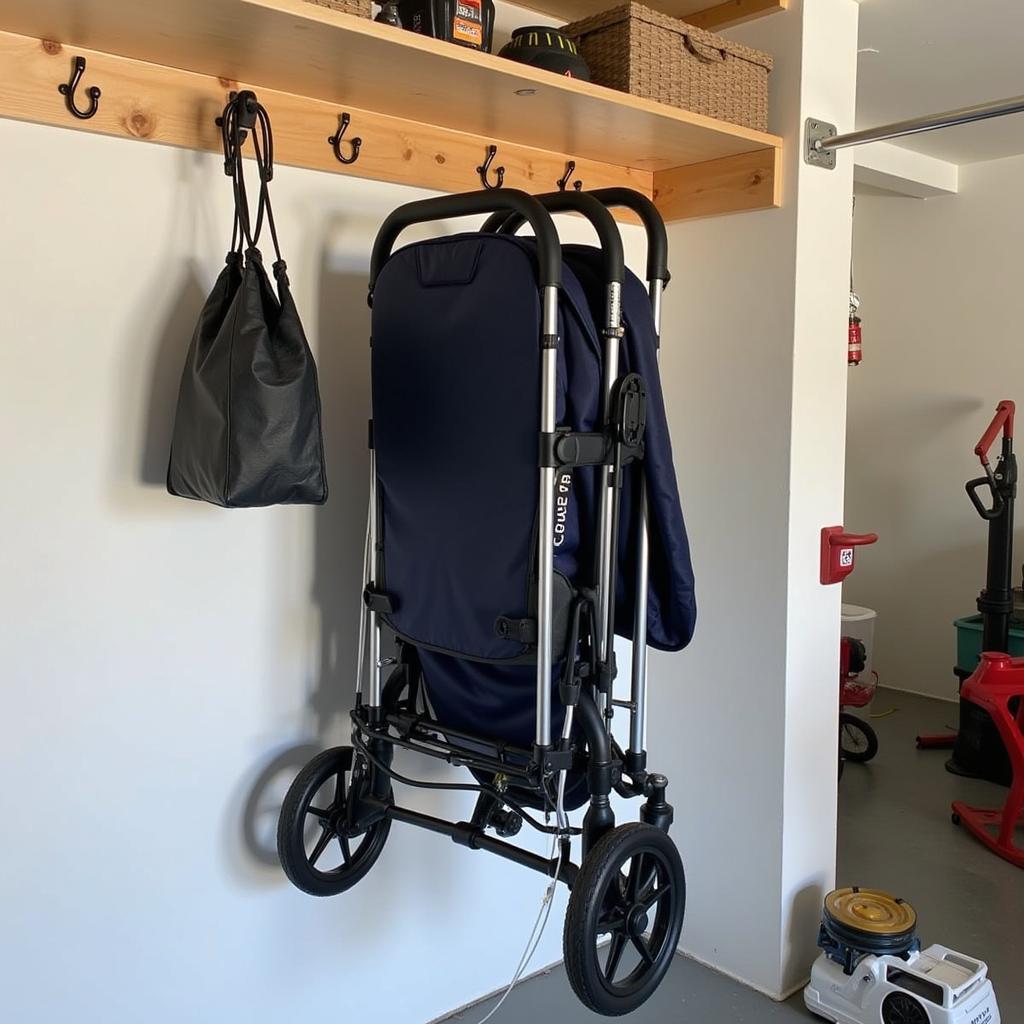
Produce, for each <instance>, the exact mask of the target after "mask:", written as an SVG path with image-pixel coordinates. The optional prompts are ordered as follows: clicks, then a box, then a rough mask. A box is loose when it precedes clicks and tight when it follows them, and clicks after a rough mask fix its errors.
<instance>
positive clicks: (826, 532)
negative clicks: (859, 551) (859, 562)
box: [821, 526, 878, 584]
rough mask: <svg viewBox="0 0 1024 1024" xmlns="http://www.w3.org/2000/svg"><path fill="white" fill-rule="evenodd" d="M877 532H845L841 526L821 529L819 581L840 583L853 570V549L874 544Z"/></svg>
mask: <svg viewBox="0 0 1024 1024" xmlns="http://www.w3.org/2000/svg"><path fill="white" fill-rule="evenodd" d="M876 540H878V534H877V533H847V532H846V531H845V530H844V529H843V528H842V527H841V526H823V527H822V529H821V582H822V583H823V584H829V583H842V582H843V580H845V579H846V577H847V576H849V575H850V573H851V572H853V549H854V548H857V547H861V546H862V545H864V544H874V543H875V541H876Z"/></svg>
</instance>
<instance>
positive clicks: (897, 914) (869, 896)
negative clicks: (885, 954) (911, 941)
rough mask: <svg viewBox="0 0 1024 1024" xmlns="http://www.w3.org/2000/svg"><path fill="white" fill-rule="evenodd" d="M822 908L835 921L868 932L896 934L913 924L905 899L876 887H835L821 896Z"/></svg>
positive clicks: (914, 924)
mask: <svg viewBox="0 0 1024 1024" xmlns="http://www.w3.org/2000/svg"><path fill="white" fill-rule="evenodd" d="M825 912H826V913H827V914H828V915H829V916H830V917H831V918H832V920H833V921H835V922H836V923H837V924H840V925H843V926H844V927H846V928H855V929H856V930H857V931H861V932H868V933H869V934H871V935H900V934H903V933H904V932H908V931H911V930H912V929H913V928H914V927H915V926H916V925H917V913H916V912H915V911H914V908H913V907H912V906H911V905H910V904H909V903H901V902H899V901H898V900H897V899H896V897H895V896H890V895H889V893H887V892H882V891H881V890H879V889H856V888H854V889H835V890H833V891H832V892H830V893H829V894H828V895H827V896H826V897H825Z"/></svg>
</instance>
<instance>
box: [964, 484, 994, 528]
mask: <svg viewBox="0 0 1024 1024" xmlns="http://www.w3.org/2000/svg"><path fill="white" fill-rule="evenodd" d="M982 486H985V487H988V489H989V493H990V494H991V495H992V507H991V508H987V507H986V506H985V503H984V502H983V501H982V500H981V498H980V497H979V496H978V488H979V487H982ZM964 488H965V490H966V491H967V497H968V498H970V499H971V504H972V505H973V506H974V508H975V509H976V510H977V513H978V515H979V516H981V518H982V519H986V520H989V519H998V518H999V516H1000V515H1001V514H1002V511H1003V507H1004V502H1003V498H1002V496H1001V495H1000V494H999V492H998V491H997V490H996V489H995V487H994V486H993V485H992V481H991V480H990V479H989V478H988V477H987V476H979V477H976V478H975V479H974V480H968V481H967V483H966V484H965V485H964Z"/></svg>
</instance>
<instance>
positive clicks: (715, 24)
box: [516, 0, 789, 30]
mask: <svg viewBox="0 0 1024 1024" xmlns="http://www.w3.org/2000/svg"><path fill="white" fill-rule="evenodd" d="M516 2H517V3H518V4H519V5H520V6H521V7H526V8H528V9H529V10H531V11H539V12H540V13H541V14H549V15H551V17H553V18H563V19H564V20H565V21H576V20H577V19H579V18H586V17H588V16H589V15H591V14H598V13H599V12H601V11H605V10H607V9H608V8H609V7H612V6H614V2H613V0H516ZM622 2H625V0H622ZM642 2H643V3H645V4H646V5H647V6H648V7H653V8H654V9H655V10H656V11H663V12H664V13H665V14H671V15H672V16H673V17H674V18H682V19H683V20H684V21H688V22H689V23H690V24H691V25H697V26H699V27H700V28H707V29H713V30H718V29H722V28H730V27H731V26H733V25H742V24H743V22H745V21H753V19H754V18H762V17H764V16H765V15H766V14H774V13H775V12H776V11H784V10H786V8H787V6H788V5H789V0H725V2H723V3H711V5H710V6H709V3H708V0H642Z"/></svg>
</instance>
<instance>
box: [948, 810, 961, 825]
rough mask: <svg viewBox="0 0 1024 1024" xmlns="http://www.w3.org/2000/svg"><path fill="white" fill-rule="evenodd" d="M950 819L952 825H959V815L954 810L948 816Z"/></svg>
mask: <svg viewBox="0 0 1024 1024" xmlns="http://www.w3.org/2000/svg"><path fill="white" fill-rule="evenodd" d="M950 821H952V822H953V824H954V825H959V824H960V815H959V814H957V813H956V811H954V812H953V815H952V817H951V818H950Z"/></svg>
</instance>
